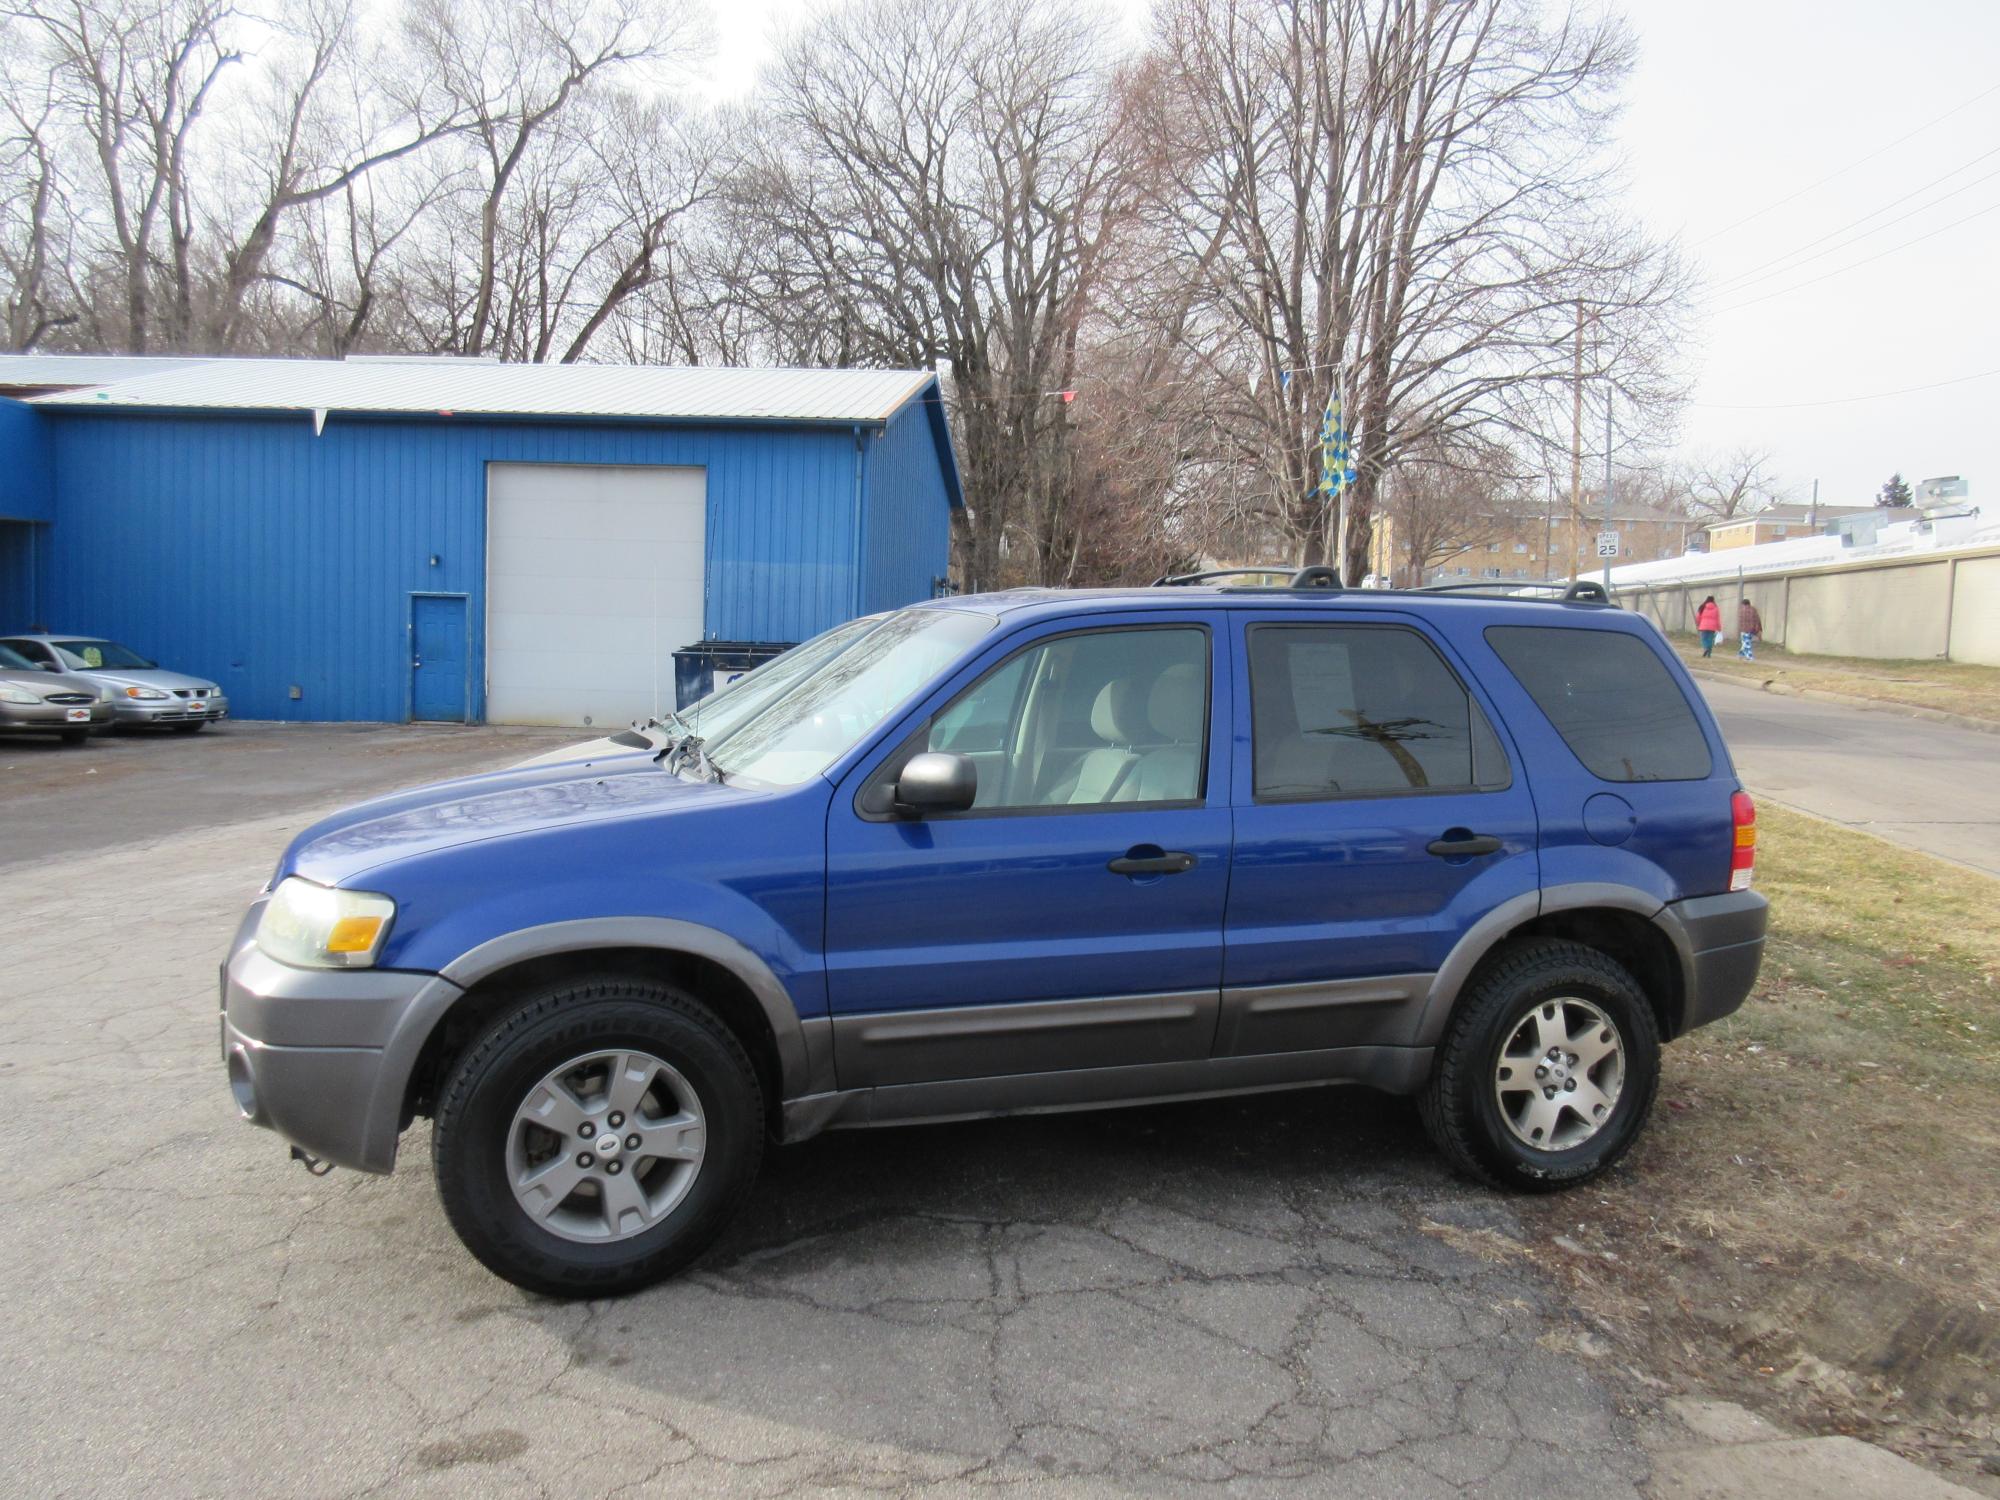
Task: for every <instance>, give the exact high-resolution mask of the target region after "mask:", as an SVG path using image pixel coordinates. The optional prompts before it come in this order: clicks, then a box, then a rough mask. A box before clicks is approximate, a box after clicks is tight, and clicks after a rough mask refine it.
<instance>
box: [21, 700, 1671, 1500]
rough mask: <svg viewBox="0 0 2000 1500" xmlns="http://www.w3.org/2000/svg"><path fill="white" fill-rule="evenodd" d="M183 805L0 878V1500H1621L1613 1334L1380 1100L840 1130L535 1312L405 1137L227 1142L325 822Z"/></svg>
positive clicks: (214, 796)
mask: <svg viewBox="0 0 2000 1500" xmlns="http://www.w3.org/2000/svg"><path fill="white" fill-rule="evenodd" d="M376 733H378V734H385V735H388V736H389V737H390V740H393V739H395V738H396V737H397V732H393V731H377V732H376ZM404 733H408V734H409V737H410V739H411V741H412V742H413V743H414V742H415V741H416V740H417V739H419V738H420V737H421V732H404ZM219 743H220V742H219V741H218V744H219ZM382 743H383V745H384V746H385V747H386V746H387V745H388V744H389V741H386V740H385V741H383V742H382ZM466 743H467V744H468V745H470V744H472V743H473V742H471V741H467V742H466ZM180 748H181V747H179V746H174V747H172V749H173V750H175V751H178V750H179V749H180ZM203 748H209V747H203ZM495 748H496V747H495V746H494V745H492V744H490V743H488V744H484V745H482V746H481V750H480V753H481V754H482V755H484V756H486V757H487V758H488V759H491V758H492V752H493V751H494V750H495ZM497 748H498V750H499V752H500V754H501V755H502V756H504V755H505V754H507V753H510V751H511V747H509V746H506V745H501V746H499V747H497ZM420 763H421V764H422V765H423V768H424V770H425V771H428V772H432V773H434V772H435V771H436V770H437V769H438V766H437V765H436V764H434V763H432V762H430V761H427V760H425V759H424V757H423V756H419V755H416V754H414V753H412V754H411V755H408V756H404V755H402V754H401V753H400V752H396V751H394V750H385V753H384V754H383V755H382V756H380V757H379V759H377V760H376V761H375V762H374V763H373V764H374V765H375V766H376V771H375V772H374V773H371V774H374V775H375V776H376V777H377V780H376V782H375V785H376V786H377V787H385V786H387V785H388V784H391V783H393V782H395V781H397V780H399V779H402V778H403V774H404V773H406V772H407V771H408V769H409V768H410V767H412V766H416V765H418V764H420ZM230 764H232V763H231V762H228V761H225V760H224V759H223V758H222V757H220V756H217V757H216V758H215V759H214V761H213V762H212V763H211V765H212V767H213V768H214V770H215V773H216V774H218V775H226V774H231V773H229V772H228V771H227V769H226V768H227V767H228V766H229V765H230ZM166 774H167V773H165V772H163V773H162V776H163V777H164V776H165V775H166ZM172 774H174V775H176V776H181V775H183V773H181V772H178V771H177V772H174V773H172ZM185 777H186V778H188V779H184V780H182V781H180V782H177V783H176V784H177V785H178V786H180V787H181V788H182V789H181V790H180V791H179V792H177V793H176V797H177V799H178V800H180V801H181V802H183V803H184V804H185V805H188V806H199V807H200V808H202V809H203V810H204V816H203V817H202V818H200V819H199V820H195V821H194V826H191V827H190V828H189V829H187V830H186V831H184V832H182V833H180V834H178V835H177V836H175V837H174V838H173V839H172V841H171V845H170V846H169V845H166V844H163V843H161V842H160V841H159V840H158V838H156V837H155V836H153V835H151V834H146V835H145V836H144V837H143V838H142V841H141V842H140V843H139V844H137V845H135V846H127V847H102V848H96V849H92V850H87V851H86V852H82V853H76V854H69V855H62V854H57V853H53V852H43V853H41V854H39V855H36V856H33V857H29V858H15V859H12V860H11V862H10V863H9V865H8V866H7V867H6V868H4V869H0V902H4V907H5V910H6V911H7V913H8V925H7V931H8V944H7V949H8V965H7V983H6V985H5V987H4V991H0V1026H4V1034H5V1036H6V1039H7V1041H6V1045H5V1048H4V1051H0V1153H4V1157H5V1160H6V1161H7V1163H8V1169H7V1198H8V1212H7V1213H6V1215H5V1216H4V1218H0V1264H4V1265H5V1266H6V1268H7V1274H6V1275H5V1276H4V1277H0V1328H4V1329H5V1344H6V1349H7V1354H8V1358H7V1359H5V1360H4V1361H0V1409H4V1410H5V1411H6V1412H7V1414H8V1420H7V1422H6V1424H5V1435H4V1438H0V1493H4V1494H10V1495H15V1494H19V1495H27V1494H51V1495H54V1494H66V1495H67V1494H77V1495H133V1494H145V1495H146V1496H148V1500H166V1497H171V1496H180V1495H211V1494H231V1495H270V1494H288V1493H290V1494H314V1495H329V1496H331V1495H359V1494H363V1493H367V1494H380V1495H411V1496H429V1495H452V1494H465V1495H473V1494H500V1493H505V1494H527V1493H544V1494H555V1495H564V1496H570V1495H599V1494H609V1493H612V1492H614V1491H619V1490H624V1491H625V1492H628V1493H633V1494H698V1495H704V1496H706V1495H733V1494H742V1495H780V1494H786V1495H789V1494H802V1493H827V1492H851V1491H853V1490H857V1489H861V1488H867V1489H870V1490H878V1491H879V1490H892V1491H916V1490H930V1491H935V1492H938V1493H947V1494H957V1493H967V1492H970V1491H973V1490H982V1491H983V1490H987V1489H1001V1490H1018V1491H1024V1492H1029V1493H1060V1494H1065V1495H1069V1494H1079V1495H1112V1494H1118V1495H1174V1494H1180V1493H1187V1494H1193V1493H1196V1492H1200V1493H1217V1492H1221V1493H1226V1494H1241V1495H1267V1494H1270V1495H1275V1494H1285V1495H1301V1494H1305V1495H1338V1496H1343V1497H1365V1496H1393V1497H1396V1500H1425V1497H1431V1496H1443V1495H1455V1494H1478V1495H1480V1496H1490V1497H1502V1500H1504V1497H1508V1496H1515V1495H1530V1494H1532V1495H1536V1496H1543V1497H1551V1496H1584V1495H1588V1496H1590V1497H1592V1500H1615V1497H1627V1496H1634V1495H1635V1494H1636V1493H1637V1490H1636V1486H1637V1485H1638V1483H1639V1482H1640V1481H1641V1480H1642V1479H1643V1477H1644V1473H1645V1461H1644V1459H1643V1457H1642V1456H1641V1454H1640V1452H1639V1450H1638V1448H1637V1447H1636V1446H1635V1444H1634V1441H1633V1437H1632V1432H1631V1429H1630V1426H1629V1424H1628V1423H1627V1422H1626V1421H1625V1420H1624V1419H1623V1418H1622V1417H1621V1416H1620V1415H1619V1413H1618V1410H1617V1404H1616V1402H1615V1401H1614V1399H1613V1397H1612V1395H1611V1394H1610V1392H1609V1390H1608V1389H1607V1387H1606V1386H1605V1385H1604V1384H1603V1383H1602V1382H1601V1381H1600V1380H1599V1379H1598V1378H1597V1377H1598V1370H1599V1367H1598V1366H1595V1365H1592V1364H1589V1363H1587V1362H1585V1361H1582V1360H1580V1359H1578V1358H1577V1357H1575V1356H1574V1355H1573V1354H1569V1353H1564V1352H1561V1351H1562V1350H1565V1349H1567V1348H1571V1347H1573V1346H1574V1345H1575V1344H1576V1343H1578V1342H1579V1340H1580V1339H1581V1341H1582V1342H1584V1343H1586V1344H1587V1343H1588V1342H1589V1340H1588V1335H1587V1332H1586V1331H1584V1330H1581V1329H1579V1328H1577V1327H1574V1326H1572V1324H1571V1323H1570V1321H1569V1318H1568V1315H1567V1314H1566V1313H1565V1311H1564V1310H1563V1309H1562V1308H1561V1307H1560V1306H1557V1305H1555V1304H1554V1303H1553V1302H1552V1301H1551V1300H1550V1297H1549V1294H1548V1293H1547V1292H1546V1291H1545V1289H1544V1287H1543V1285H1542V1284H1541V1283H1539V1282H1538V1281H1536V1280H1535V1279H1534V1278H1533V1277H1532V1276H1530V1275H1529V1274H1528V1273H1526V1272H1525V1271H1523V1270H1522V1269H1521V1268H1520V1266H1519V1263H1518V1259H1517V1258H1516V1257H1515V1256H1514V1255H1512V1254H1510V1253H1505V1251H1504V1247H1505V1245H1506V1241H1504V1240H1502V1239H1500V1238H1498V1237H1496V1236H1490V1235H1486V1234H1483V1233H1482V1232H1481V1231H1484V1230H1488V1229H1494V1230H1498V1231H1500V1233H1501V1234H1502V1235H1507V1236H1512V1235H1514V1234H1516V1233H1518V1227H1517V1226H1516V1224H1515V1222H1514V1220H1513V1216H1512V1208H1511V1205H1510V1204H1509V1202H1508V1201H1507V1200H1505V1199H1503V1198H1500V1197H1498V1196H1497V1195H1492V1194H1487V1193H1484V1192H1480V1191H1477V1190H1474V1189H1471V1188H1468V1187H1466V1186H1464V1185H1462V1184H1460V1183H1458V1182H1456V1181H1455V1180H1454V1179H1452V1178H1450V1177H1449V1176H1448V1175H1447V1174H1446V1173H1445V1172H1444V1171H1443V1169H1442V1168H1441V1167H1440V1166H1439V1164H1438V1162H1437V1160H1436V1159H1435V1157H1434V1156H1433V1155H1432V1154H1431V1152H1430V1149H1429V1147H1428V1145H1427V1144H1426V1142H1425V1141H1424V1139H1423V1137H1422V1134H1421V1132H1420V1130H1419V1129H1418V1127H1417V1123H1416V1120H1415V1116H1414V1112H1413V1111H1412V1110H1411V1109H1410V1108H1408V1107H1407V1105H1405V1104H1402V1103H1399V1102H1394V1101H1389V1100H1385V1099H1383V1098H1380V1097H1379V1096H1375V1095H1372V1094H1368V1093H1365V1092H1362V1091H1359V1090H1352V1091H1331V1090H1330V1091H1322V1092H1317V1093H1303V1094H1290V1095H1270V1096H1263V1097H1259V1098H1255V1099H1249V1100H1242V1101H1234V1102H1221V1103H1188V1104H1180V1105H1175V1106H1171V1107H1158V1108H1150V1109H1143V1110H1131V1111H1122V1112H1111V1113H1103V1114H1096V1115H1072V1116H1062V1117H1043V1118H1038V1119H1023V1120H1010V1121H989V1122H981V1123H971V1124H961V1125H951V1126H941V1127H933V1128H922V1129H906V1130H900V1131H881V1132H873V1133H869V1132H857V1133H849V1134H841V1135H830V1136H826V1137H823V1138H821V1139H819V1140H817V1141H813V1142H810V1143H808V1144H806V1145H803V1146H800V1147H795V1148H789V1149H785V1150H774V1151H773V1153H772V1154H771V1156H770V1158H769V1159H768V1163H767V1167H766V1171H765V1175H764V1178H763V1181H762V1182H761V1184H760V1186H759V1188H758V1190H757V1193H756V1195H755V1198H754V1200H753V1203H752V1206H751V1209H750V1211H749V1212H748V1214H747V1215H746V1217H745V1219H744V1220H743V1221H742V1222H741V1223H740V1225H739V1226H738V1227H737V1228H736V1229H735V1230H733V1231H732V1232H731V1234H730V1236H729V1237H728V1239H727V1240H726V1241H725V1242H724V1244H723V1245H722V1246H720V1247H719V1248H718V1250H717V1251H716V1252H715V1253H714V1254H713V1255H712V1256H711V1257H710V1259H709V1261H708V1262H707V1263H706V1264H705V1265H704V1266H703V1267H702V1268H700V1269H698V1270H696V1271H695V1272H693V1273H692V1274H689V1275H687V1276H685V1277H683V1278H681V1279H680V1280H678V1281H676V1282H673V1283H670V1284H668V1285H665V1286H662V1287H659V1288H655V1289H654V1290H652V1291H650V1292H648V1293H645V1294H643V1295H640V1296H636V1297H633V1298H629V1299H626V1300H623V1301H618V1302H601V1303H591V1304H586V1305H578V1304H560V1303H554V1302H548V1301H543V1300H539V1299H536V1298H532V1297H528V1296H526V1295H524V1294H522V1293H520V1292H517V1291H515V1290H514V1289H513V1288H511V1287H509V1286H507V1285H505V1284H504V1283H502V1282H499V1281H496V1280H494V1279H493V1278H492V1277H490V1276H489V1275H487V1274H486V1273H485V1272H484V1271H483V1270H481V1269H480V1268H479V1267H478V1265H477V1264H476V1263H475V1262H474V1261H473V1260H472V1259H471V1258H470V1257H469V1256H468V1255H467V1254H465V1253H464V1252H463V1251H462V1250H461V1249H460V1248H459V1246H458V1244H457V1242H456V1241H455V1240H454V1239H453V1238H452V1236H451V1233H450V1231H449V1229H448V1228H447V1227H446V1224H445V1221H444V1218H443V1216H442V1214H441V1212H440V1211H439V1209H438V1207H437V1203H436V1200H435V1197H434V1195H433V1192H432V1184H431V1180H430V1170H429V1164H428V1145H429V1135H428V1130H427V1128H425V1127H424V1126H422V1125H421V1124H420V1125H419V1126H418V1127H417V1128H416V1129H415V1130H413V1131H412V1133H411V1134H410V1135H409V1136H408V1137H406V1138H405V1142H404V1154H403V1165H402V1169H401V1170H400V1171H399V1172H398V1173H397V1175H395V1176H394V1177H391V1178H371V1177H364V1176H360V1175H356V1174H353V1173H348V1172H336V1173H334V1174H333V1175H332V1176H331V1177H329V1178H326V1179H324V1180H314V1179H312V1178H310V1177H308V1176H307V1175H306V1174H305V1173H304V1172H303V1171H301V1170H300V1169H299V1168H298V1167H296V1166H293V1165H291V1164H289V1163H288V1162H287V1161H286V1160H285V1156H284V1151H283V1148H282V1147H281V1145H280V1144H279V1142H278V1141H277V1139H276V1137H274V1136H271V1135H268V1134H266V1133H264V1132H261V1131H256V1130H252V1129H250V1128H248V1127H246V1126H243V1125H241V1124H240V1123H238V1122H237V1121H236V1120H235V1118H234V1114H233V1110H232V1108H231V1106H230V1102H229V1096H228V1093H227V1090H226V1088H225V1087H224V1083H223V1076H222V1070H221V1066H220V1063H219V1061H218V1059H217V1056H216V1014H215V1003H216V1002H215V965H216V962H217V959H218V958H219V956H220V953H221V950H222V947H223V945H224V943H225V942H226V940H227V937H228V934H229V932H230V930H231V928H232V925H233V923H234V921H235V919H236V917H237V915H238V913H239V912H240V909H241V907H242V904H243V902H244V900H245V898H246V897H247V896H248V894H249V893H250V891H251V890H253V889H254V888H255V887H256V886H257V884H258V883H259V882H260V881H261V880H262V879H263V877H264V875H265V874H266V873H267V872H268V870H269V868H270V865H271V861H272V859H273V858H274V857H275V855H276V853H277V851H278V849H279V847H280V845H281V843H282V841H283V839H284V837H285V833H286V830H287V829H288V828H291V827H295V826H297V825H298V824H299V823H300V822H301V821H302V819H303V818H304V816H305V815H306V814H305V813H303V812H301V813H296V814H295V813H291V812H287V813H285V814H283V815H280V816H271V815H269V814H268V813H266V812H265V811H264V808H265V807H266V806H267V804H266V803H265V802H264V800H263V798H264V797H265V795H267V794H266V793H265V792H262V791H258V792H255V793H253V794H252V795H250V796H249V797H248V798H247V803H248V811H247V813H246V815H245V816H244V817H242V818H241V819H236V820H232V819H230V818H228V817H227V816H226V815H222V813H221V811H220V810H221V809H223V808H225V807H226V806H227V805H228V796H227V793H226V790H225V791H218V790H217V789H215V788H212V787H208V786H206V785H205V784H204V783H202V782H201V780H200V775H199V773H198V772H196V771H192V770H190V771H187V772H186V773H185ZM360 780H366V778H359V777H358V778H357V779H356V783H355V784H351V783H349V782H343V783H342V785H341V790H342V792H343V793H346V794H354V793H358V792H360V791H362V790H364V789H365V788H364V787H363V786H362V785H360V784H358V781H360ZM158 785H159V781H158V779H155V778H150V777H146V776H139V775H133V776H126V777H123V778H120V779H113V780H106V781H104V782H103V783H101V785H100V786H99V787H98V788H97V792H96V795H97V796H98V797H99V798H100V799H101V800H102V801H103V803H104V804H105V805H104V806H102V807H99V808H96V809H95V810H94V813H95V815H96V816H97V817H99V818H101V819H103V820H104V821H103V822H102V823H101V824H98V823H93V824H92V825H91V826H92V827H93V828H96V827H104V828H110V827H115V826H117V819H118V817H119V815H120V813H121V810H122V811H123V813H124V814H125V815H126V816H128V817H130V818H131V819H132V820H133V826H135V827H138V828H151V827H152V826H153V825H152V823H151V822H150V821H148V820H150V819H152V818H153V817H154V814H153V812H151V811H148V810H147V806H148V804H149V800H150V799H152V798H154V797H156V796H157V794H158V791H157V789H158ZM23 808H24V804H23V802H22V801H21V800H20V799H18V798H11V797H0V827H4V828H5V830H7V833H8V836H9V839H11V838H12V837H13V836H14V834H15V833H16V832H17V831H18V830H20V829H21V828H22V827H23V826H24V823H23ZM1605 1190H1606V1191H1619V1190H1620V1189H1619V1188H1618V1187H1617V1186H1616V1185H1613V1186H1612V1187H1610V1188H1608V1189H1605ZM1578 1211H1579V1213H1585V1212H1587V1211H1588V1207H1587V1204H1586V1203H1584V1202H1582V1201H1579V1205H1578ZM1468 1231H1469V1232H1468ZM1482 1247H1488V1248H1489V1249H1497V1250H1499V1251H1500V1253H1496V1254H1495V1255H1494V1258H1492V1259H1487V1258H1481V1257H1480V1256H1479V1255H1478V1254H1475V1253H1473V1252H1475V1251H1477V1250H1479V1249H1480V1248H1482ZM1635 1249H1642V1247H1635Z"/></svg>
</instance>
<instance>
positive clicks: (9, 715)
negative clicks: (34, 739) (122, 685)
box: [0, 646, 111, 745]
mask: <svg viewBox="0 0 2000 1500" xmlns="http://www.w3.org/2000/svg"><path fill="white" fill-rule="evenodd" d="M110 723H111V696H110V694H109V692H107V691H106V690H105V689H103V688H100V687H99V686H98V685H97V684H96V683H94V682H91V681H89V680H87V679H85V678H82V677H73V676H70V675H69V674H68V673H64V672H45V671H43V670H42V669H41V668H40V667H38V666H36V665H35V664H34V663H33V662H31V661H29V660H28V659H27V658H26V657H25V656H23V655H21V653H20V652H18V651H11V650H9V649H8V648H7V647H5V646H0V733H7V734H53V735H56V736H58V737H60V738H61V740H62V742H63V743H64V744H66V745H81V744H82V743H83V742H84V741H85V740H86V739H88V738H89V737H90V732H91V731H92V730H93V729H103V728H106V727H107V726H108V725H109V724H110Z"/></svg>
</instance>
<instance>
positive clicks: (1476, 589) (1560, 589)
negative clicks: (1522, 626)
mask: <svg viewBox="0 0 2000 1500" xmlns="http://www.w3.org/2000/svg"><path fill="white" fill-rule="evenodd" d="M1530 589H1547V590H1549V591H1550V592H1552V593H1555V594H1558V595H1560V596H1561V602H1562V603H1564V604H1610V603H1611V602H1612V601H1611V594H1610V591H1609V590H1607V589H1606V588H1605V587H1604V585H1603V584H1601V583H1599V582H1598V581H1597V580H1596V579H1594V578H1578V579H1574V580H1570V579H1553V578H1548V579H1522V578H1470V579H1467V580H1465V581H1464V582H1463V583H1427V584H1424V585H1423V586H1421V587H1420V588H1416V589H1412V590H1410V591H1409V592H1411V593H1417V594H1462V593H1483V594H1488V595H1491V596H1492V597H1493V598H1496V599H1507V598H1519V597H1521V596H1522V595H1524V594H1526V593H1527V591H1528V590H1530Z"/></svg>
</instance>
